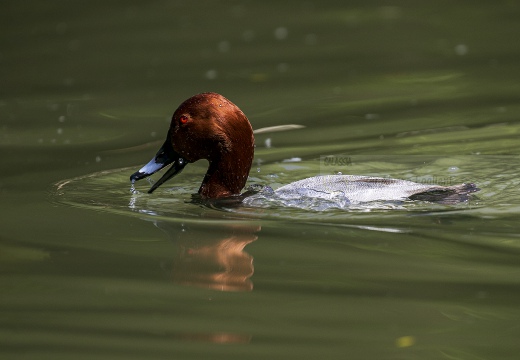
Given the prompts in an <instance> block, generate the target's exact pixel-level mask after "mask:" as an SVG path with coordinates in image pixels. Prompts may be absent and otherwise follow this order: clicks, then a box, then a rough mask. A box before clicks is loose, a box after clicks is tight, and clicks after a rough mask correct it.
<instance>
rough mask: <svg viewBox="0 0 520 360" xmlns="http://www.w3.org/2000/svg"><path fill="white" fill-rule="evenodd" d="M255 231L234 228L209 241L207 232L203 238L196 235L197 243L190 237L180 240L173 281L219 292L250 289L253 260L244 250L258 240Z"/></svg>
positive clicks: (255, 229) (244, 227)
mask: <svg viewBox="0 0 520 360" xmlns="http://www.w3.org/2000/svg"><path fill="white" fill-rule="evenodd" d="M257 230H259V228H258V227H254V226H242V227H236V226H235V227H232V228H229V229H228V231H226V233H225V234H222V236H218V235H217V236H215V237H211V239H207V232H205V234H206V235H205V236H196V238H197V239H196V240H195V238H194V236H193V234H192V236H190V237H188V238H185V239H184V240H182V239H181V238H179V239H178V240H180V241H179V246H180V249H179V252H178V254H177V257H176V258H175V260H174V263H173V271H172V276H173V281H174V282H176V283H178V284H182V285H191V286H197V287H205V288H210V289H214V290H221V291H251V290H253V283H252V282H251V280H250V278H251V276H252V275H253V272H254V268H253V257H252V256H251V255H249V254H248V253H247V252H245V251H244V247H245V246H246V245H247V244H249V243H251V242H253V241H255V240H256V239H257V236H256V235H254V234H253V232H254V231H257ZM205 231H207V229H205ZM198 235H200V234H198Z"/></svg>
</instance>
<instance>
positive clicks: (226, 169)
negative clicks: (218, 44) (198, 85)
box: [130, 92, 479, 203]
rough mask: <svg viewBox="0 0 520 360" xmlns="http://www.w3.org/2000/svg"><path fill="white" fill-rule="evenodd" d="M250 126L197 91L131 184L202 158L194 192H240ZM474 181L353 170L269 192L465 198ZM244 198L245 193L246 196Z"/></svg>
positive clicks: (219, 100)
mask: <svg viewBox="0 0 520 360" xmlns="http://www.w3.org/2000/svg"><path fill="white" fill-rule="evenodd" d="M253 152H254V136H253V129H252V127H251V124H250V122H249V120H248V119H247V117H246V115H245V114H244V113H243V112H242V111H241V110H240V109H239V108H238V106H236V105H235V104H233V103H232V102H231V101H229V100H228V99H226V98H225V97H224V96H222V95H220V94H217V93H212V92H208V93H202V94H198V95H195V96H192V97H191V98H189V99H187V100H186V101H184V102H183V103H182V104H181V105H180V106H179V107H178V108H177V110H175V112H174V113H173V116H172V121H171V124H170V129H169V130H168V135H167V137H166V141H165V142H164V144H163V145H162V147H161V148H160V149H159V151H158V152H157V154H156V155H155V156H154V158H153V159H152V160H150V162H148V163H147V164H146V165H145V166H143V167H142V168H141V169H140V170H139V171H137V172H135V173H134V174H132V175H131V176H130V180H131V182H132V184H133V183H135V181H137V180H140V179H143V178H146V177H148V176H150V175H152V174H153V173H155V172H157V171H159V170H161V169H163V168H164V167H166V166H168V165H170V164H171V167H170V168H169V169H168V170H167V171H166V173H165V174H164V175H163V176H162V177H161V178H160V179H159V180H158V181H157V182H156V183H155V184H153V186H152V187H151V188H150V190H149V191H148V193H152V192H153V191H154V190H156V189H157V188H158V187H159V186H161V185H162V184H163V183H164V182H165V181H167V180H169V179H171V178H172V177H174V176H175V175H177V174H179V173H180V172H181V171H182V169H184V167H185V166H186V165H187V164H188V163H192V162H195V161H197V160H200V159H207V160H208V161H209V167H208V170H207V172H206V175H205V176H204V179H203V180H202V184H201V186H200V189H199V194H200V196H201V197H202V198H204V199H216V198H225V197H230V196H234V195H239V194H240V191H241V190H242V189H243V188H244V186H245V184H246V181H247V177H248V174H249V170H250V169H251V165H252V162H253V155H254V154H253ZM478 190H479V189H478V188H477V187H476V186H475V184H472V183H467V184H460V185H454V186H438V185H428V184H419V183H415V182H411V181H406V180H399V179H388V178H378V177H368V176H357V175H325V176H315V177H311V178H307V179H303V180H300V181H296V182H293V183H291V184H288V185H285V186H282V187H280V188H278V189H277V190H275V191H273V193H272V194H273V195H275V196H277V197H280V198H285V199H294V198H298V197H310V198H320V199H332V198H338V196H339V197H343V198H344V199H345V201H347V202H349V203H359V202H369V201H376V200H390V201H391V200H406V199H411V200H426V201H438V202H444V203H452V202H460V201H465V200H467V198H468V194H470V193H472V192H475V191H478ZM246 199H247V198H246Z"/></svg>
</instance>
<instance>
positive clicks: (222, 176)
mask: <svg viewBox="0 0 520 360" xmlns="http://www.w3.org/2000/svg"><path fill="white" fill-rule="evenodd" d="M242 159H244V156H243V154H240V156H234V155H233V154H226V155H225V156H223V157H222V158H221V159H219V161H211V160H210V161H209V168H208V171H207V172H206V175H205V176H204V180H203V181H202V185H201V186H200V189H199V194H200V195H201V196H202V197H203V198H209V199H213V198H222V197H227V196H232V195H238V194H240V191H241V190H242V189H243V188H244V186H245V184H246V181H247V176H248V175H249V169H250V168H251V164H252V161H253V156H252V154H251V156H250V158H249V157H248V158H247V159H245V160H242Z"/></svg>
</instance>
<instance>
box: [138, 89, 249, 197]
mask: <svg viewBox="0 0 520 360" xmlns="http://www.w3.org/2000/svg"><path fill="white" fill-rule="evenodd" d="M253 151H254V137H253V129H252V128H251V124H250V123H249V120H248V119H247V117H246V116H245V115H244V113H243V112H242V111H241V110H240V109H239V108H238V107H237V106H236V105H235V104H233V103H232V102H231V101H229V100H228V99H226V98H225V97H223V96H222V95H219V94H216V93H202V94H198V95H195V96H193V97H191V98H189V99H188V100H186V101H185V102H183V103H182V104H181V105H180V106H179V108H178V109H177V110H175V112H174V114H173V117H172V121H171V124H170V129H169V131H168V137H167V139H166V142H165V143H164V145H163V147H162V148H161V149H160V150H159V152H158V153H157V155H156V156H155V158H154V159H152V161H150V162H149V163H148V164H147V165H145V166H144V167H143V168H142V169H141V170H139V171H138V172H136V173H135V174H133V175H132V176H131V177H130V179H131V180H132V181H135V180H139V179H142V178H144V177H147V176H149V175H151V174H153V173H154V172H156V171H158V170H159V169H162V168H163V167H165V166H166V165H168V164H171V163H172V164H173V165H172V167H171V168H170V169H169V170H168V171H167V172H166V173H165V174H164V175H163V177H162V178H161V179H160V180H159V181H158V182H157V183H156V184H155V185H154V186H153V187H152V188H151V189H150V191H149V192H152V191H154V190H155V189H156V188H157V187H159V186H160V185H161V184H162V183H164V182H165V181H166V180H168V179H170V178H171V177H173V176H175V175H176V174H178V173H179V172H180V171H181V170H182V169H183V168H184V166H185V165H186V163H190V162H195V161H197V160H200V159H207V160H208V161H209V168H208V171H207V173H206V175H205V176H204V180H203V181H202V185H201V187H200V189H199V194H200V195H201V196H202V197H204V198H220V197H226V196H231V195H236V194H239V193H240V190H242V188H243V187H244V185H245V183H246V180H247V176H248V174H249V170H250V169H251V164H252V162H253Z"/></svg>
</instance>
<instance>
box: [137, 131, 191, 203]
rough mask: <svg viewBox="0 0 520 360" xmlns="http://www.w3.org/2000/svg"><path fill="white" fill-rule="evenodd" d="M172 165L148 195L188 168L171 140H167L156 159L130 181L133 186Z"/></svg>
mask: <svg viewBox="0 0 520 360" xmlns="http://www.w3.org/2000/svg"><path fill="white" fill-rule="evenodd" d="M170 164H172V166H171V167H170V168H169V169H168V171H166V173H165V174H164V175H163V176H162V177H161V178H160V179H159V180H157V182H156V183H155V184H153V186H152V187H151V188H150V190H148V193H149V194H151V193H152V192H154V191H155V189H157V188H158V187H159V186H161V185H162V184H164V183H165V182H166V181H168V180H169V179H171V178H172V177H174V176H175V175H177V174H179V173H180V172H181V171H182V169H184V167H185V166H186V161H185V160H184V159H183V158H182V157H180V155H179V154H177V152H176V151H175V150H173V147H172V145H171V142H170V141H169V139H166V141H165V143H164V144H163V146H162V147H161V148H160V149H159V151H158V152H157V154H155V156H154V158H153V159H152V160H150V161H149V162H148V164H146V165H145V166H143V167H142V168H141V169H139V171H136V172H135V173H133V174H132V175H131V176H130V181H131V183H132V185H133V184H134V183H135V182H136V181H138V180H141V179H144V178H146V177H148V176H150V175H152V174H155V173H156V172H157V171H159V170H161V169H163V168H165V167H166V166H168V165H170Z"/></svg>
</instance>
